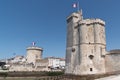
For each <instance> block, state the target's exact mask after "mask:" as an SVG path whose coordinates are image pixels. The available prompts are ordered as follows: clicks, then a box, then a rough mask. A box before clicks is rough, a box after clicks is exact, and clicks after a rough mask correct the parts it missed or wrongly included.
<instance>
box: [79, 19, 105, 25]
mask: <svg viewBox="0 0 120 80" xmlns="http://www.w3.org/2000/svg"><path fill="white" fill-rule="evenodd" d="M79 24H80V25H92V24H100V25H102V26H104V25H105V22H104V21H103V20H101V19H84V20H81V21H80V22H79Z"/></svg>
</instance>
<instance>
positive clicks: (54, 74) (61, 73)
mask: <svg viewBox="0 0 120 80" xmlns="http://www.w3.org/2000/svg"><path fill="white" fill-rule="evenodd" d="M63 74H64V72H60V71H59V72H47V76H59V75H63Z"/></svg>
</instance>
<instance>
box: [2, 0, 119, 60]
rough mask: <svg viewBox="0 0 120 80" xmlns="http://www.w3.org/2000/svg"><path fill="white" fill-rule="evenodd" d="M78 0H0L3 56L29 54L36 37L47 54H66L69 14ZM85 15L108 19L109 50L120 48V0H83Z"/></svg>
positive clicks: (61, 55) (58, 55) (37, 42)
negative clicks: (27, 52)
mask: <svg viewBox="0 0 120 80" xmlns="http://www.w3.org/2000/svg"><path fill="white" fill-rule="evenodd" d="M74 2H77V0H0V59H2V58H8V57H12V56H13V54H14V53H16V55H26V48H27V47H28V46H31V43H32V42H33V41H35V42H36V45H37V46H40V47H42V48H43V49H44V52H43V56H44V57H47V56H57V57H64V56H65V52H66V17H67V16H69V15H70V14H71V13H72V12H74V11H76V10H77V9H74V8H72V4H73V3H74ZM79 2H80V8H82V10H83V16H84V18H100V19H103V20H104V21H105V22H106V40H107V50H111V49H116V48H117V49H118V48H120V37H119V35H120V1H119V0H79Z"/></svg>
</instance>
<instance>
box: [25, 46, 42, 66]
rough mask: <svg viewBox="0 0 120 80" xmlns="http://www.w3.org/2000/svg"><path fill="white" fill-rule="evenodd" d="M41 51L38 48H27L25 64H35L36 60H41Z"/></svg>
mask: <svg viewBox="0 0 120 80" xmlns="http://www.w3.org/2000/svg"><path fill="white" fill-rule="evenodd" d="M42 52H43V49H42V48H40V47H36V46H32V47H28V48H27V57H26V59H27V62H28V63H33V64H35V62H36V59H42Z"/></svg>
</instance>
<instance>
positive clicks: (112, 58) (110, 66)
mask: <svg viewBox="0 0 120 80" xmlns="http://www.w3.org/2000/svg"><path fill="white" fill-rule="evenodd" d="M105 67H106V72H116V71H120V54H119V53H111V54H107V55H106V57H105Z"/></svg>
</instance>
